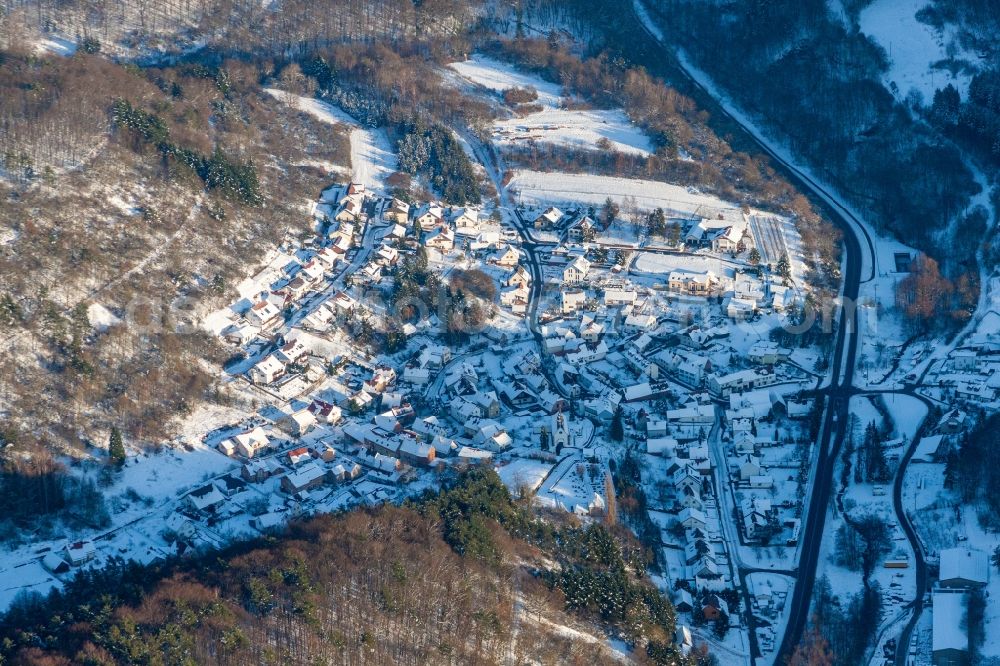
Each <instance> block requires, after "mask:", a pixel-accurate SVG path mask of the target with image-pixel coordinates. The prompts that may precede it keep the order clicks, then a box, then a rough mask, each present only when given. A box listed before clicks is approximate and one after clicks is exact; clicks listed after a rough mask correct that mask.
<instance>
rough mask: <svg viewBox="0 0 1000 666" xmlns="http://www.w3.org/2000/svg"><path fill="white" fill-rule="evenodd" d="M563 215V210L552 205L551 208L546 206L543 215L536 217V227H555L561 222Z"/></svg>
mask: <svg viewBox="0 0 1000 666" xmlns="http://www.w3.org/2000/svg"><path fill="white" fill-rule="evenodd" d="M562 217H563V212H562V211H561V210H559V209H558V208H556V207H555V206H552V207H551V208H546V209H545V210H544V211H543V212H542V214H541V215H539V216H538V217H536V218H535V222H534V224H535V228H536V229H548V228H551V227H554V226H555V225H556V224H558V223H559V220H561V219H562Z"/></svg>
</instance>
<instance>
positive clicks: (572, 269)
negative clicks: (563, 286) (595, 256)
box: [563, 256, 590, 284]
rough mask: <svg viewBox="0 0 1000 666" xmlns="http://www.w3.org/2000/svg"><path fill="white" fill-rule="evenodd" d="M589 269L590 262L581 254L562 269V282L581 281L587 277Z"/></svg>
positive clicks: (572, 282) (574, 282) (573, 282)
mask: <svg viewBox="0 0 1000 666" xmlns="http://www.w3.org/2000/svg"><path fill="white" fill-rule="evenodd" d="M589 271H590V262H589V261H587V258H586V257H583V256H580V257H577V258H576V259H574V260H573V261H572V262H570V264H569V265H568V266H566V268H564V269H563V282H566V283H568V284H577V283H578V282H583V281H584V280H586V279H587V273H588V272H589Z"/></svg>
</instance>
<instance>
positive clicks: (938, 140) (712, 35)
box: [648, 0, 996, 275]
mask: <svg viewBox="0 0 1000 666" xmlns="http://www.w3.org/2000/svg"><path fill="white" fill-rule="evenodd" d="M869 4H871V2H865V1H861V2H845V3H843V5H844V12H845V17H841V16H838V15H837V14H835V13H834V12H833V11H831V10H830V7H829V3H827V2H825V0H816V1H814V2H799V1H795V2H766V3H765V2H748V3H729V4H718V3H706V2H690V1H688V0H669V1H667V2H662V3H648V6H649V8H650V10H651V11H653V12H654V14H655V20H656V21H657V22H658V24H659V25H661V26H662V27H663V28H664V29H665V31H666V32H667V33H668V35H669V36H670V38H671V40H672V41H673V42H674V43H675V44H676V45H677V47H678V48H680V49H683V51H684V52H686V53H687V54H688V55H689V56H690V57H691V58H692V59H693V60H694V62H695V63H696V64H697V65H698V66H699V67H701V68H702V69H704V70H705V71H706V72H708V74H710V75H711V76H712V77H714V78H715V79H716V80H717V81H718V82H719V83H720V84H721V85H722V86H724V87H725V88H726V89H727V90H728V91H729V92H731V94H732V95H733V96H734V97H735V98H736V99H737V100H738V101H739V102H740V104H741V105H742V106H743V107H744V108H746V109H747V110H749V111H751V112H753V113H754V114H756V115H758V116H759V117H761V118H763V119H766V120H767V121H768V122H770V123H772V124H773V126H774V127H780V128H781V137H782V139H783V140H784V141H786V142H787V143H788V144H789V145H790V147H791V148H792V150H793V151H794V152H795V153H796V154H798V155H799V156H801V157H802V159H804V160H805V161H806V162H807V163H809V164H811V165H813V167H814V168H815V169H816V170H818V171H819V172H820V173H822V174H823V175H824V177H825V178H827V179H828V180H829V181H831V182H832V183H834V184H835V185H836V186H837V188H838V190H839V191H840V192H841V193H842V194H843V195H844V196H846V197H847V198H848V200H850V201H851V202H852V203H853V204H854V205H855V206H856V207H857V208H858V209H859V210H862V211H865V213H866V215H867V216H868V217H870V219H871V220H872V221H873V222H874V223H876V224H877V225H879V226H880V227H882V228H885V229H886V230H888V231H890V232H891V233H893V234H895V235H897V236H898V237H901V238H906V239H907V242H912V243H914V244H915V245H916V246H918V247H920V248H921V249H923V250H925V251H928V252H929V253H931V254H932V255H935V256H938V257H939V258H940V259H941V260H942V262H943V263H946V264H947V269H948V271H949V273H951V274H954V275H957V274H958V273H959V272H960V271H962V270H964V268H963V267H962V266H961V264H962V259H961V258H963V257H964V258H969V257H970V256H971V255H972V254H974V252H975V250H976V247H977V242H978V239H980V238H982V236H983V233H984V231H985V229H986V218H985V216H984V215H983V214H980V213H976V214H970V215H962V213H963V211H964V210H965V208H966V207H967V206H968V205H969V202H970V197H971V196H972V195H974V194H976V193H978V192H979V191H980V190H981V188H980V186H979V185H978V184H977V183H976V181H975V179H974V175H973V172H972V171H971V170H970V165H969V163H968V162H967V160H966V159H965V158H963V156H962V152H961V151H962V150H964V149H966V148H971V149H972V151H973V154H974V155H976V156H979V157H981V158H984V159H989V160H991V161H992V160H995V155H991V150H992V144H993V143H994V142H995V140H994V139H995V137H996V134H995V128H992V125H993V124H995V123H994V121H993V115H995V111H996V110H995V108H994V107H993V106H992V96H991V95H990V94H989V92H988V90H989V89H990V83H989V81H990V80H991V78H990V77H991V76H992V75H990V74H987V73H984V74H982V75H980V77H977V78H980V80H979V81H978V83H977V84H976V86H975V87H974V89H973V90H972V91H970V93H969V98H968V100H963V102H959V101H958V100H956V99H954V97H953V96H949V95H948V94H947V93H946V94H945V96H944V98H943V99H941V100H939V99H938V96H935V99H934V100H933V101H932V100H931V99H920V98H919V96H915V95H912V94H911V95H908V96H907V92H906V91H900V92H899V96H898V97H897V96H895V95H894V93H895V92H896V91H895V90H893V89H892V87H891V86H886V84H885V83H884V81H883V76H884V74H885V72H886V71H887V70H888V67H889V62H890V57H891V56H890V54H888V53H887V51H886V50H885V49H884V48H883V47H882V46H881V45H880V44H878V43H876V42H875V41H874V40H873V39H872V38H870V37H869V36H868V35H866V34H865V33H863V32H861V31H860V30H859V27H858V23H857V22H858V16H859V13H860V12H861V11H862V10H863V9H864V8H865V7H866V6H867V5H869ZM994 9H995V8H994ZM928 11H929V12H931V13H935V12H936V14H935V16H936V17H937V18H936V20H943V19H942V18H941V16H942V14H945V15H949V16H951V17H953V18H956V17H957V16H962V17H963V20H964V21H965V23H964V25H966V26H968V25H970V24H976V23H978V22H980V21H987V23H986V24H981V25H988V21H989V20H993V19H985V18H984V17H985V15H987V14H989V12H988V11H985V10H984V9H983V7H982V3H977V2H969V3H962V2H955V3H953V2H945V1H942V2H938V3H932V5H929V9H928ZM994 14H995V12H994ZM918 18H919V16H918ZM925 19H926V20H932V19H930V18H927V17H926V16H925ZM977 34H978V35H979V36H980V37H979V40H980V42H982V39H983V37H984V36H986V35H988V34H989V30H988V28H986V29H984V30H981V31H977ZM980 46H981V47H982V44H980ZM994 46H995V45H994ZM946 64H947V63H942V65H941V66H942V67H945V66H946ZM953 64H954V63H953ZM956 66H958V65H956ZM941 78H942V79H944V78H945V77H944V76H942V77H941ZM942 87H944V84H942ZM904 96H906V97H905V99H904ZM932 102H933V106H934V108H935V109H936V110H935V111H929V107H930V106H931V105H932ZM960 106H962V107H963V108H962V109H959V107H960ZM928 115H929V116H930V118H931V122H930V123H928V120H927V118H928ZM934 118H936V120H935V119H934ZM963 120H964V121H965V124H964V127H963V126H962V125H963ZM941 127H944V128H945V129H946V132H945V134H947V135H949V136H951V137H954V138H961V139H964V140H962V141H960V142H959V145H957V146H956V145H954V144H953V143H952V142H950V141H948V140H945V139H944V138H943V137H942V135H941V134H940V133H939V132H938V128H941ZM994 163H995V162H994ZM956 218H958V219H957V220H956ZM944 238H947V239H948V243H949V244H953V245H952V247H954V248H955V249H957V250H958V251H957V252H949V253H947V256H944V255H942V253H940V252H937V253H935V250H936V246H937V245H938V244H940V243H941V242H942V240H943V239H944Z"/></svg>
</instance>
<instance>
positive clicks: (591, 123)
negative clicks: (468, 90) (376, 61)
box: [449, 56, 653, 155]
mask: <svg viewBox="0 0 1000 666" xmlns="http://www.w3.org/2000/svg"><path fill="white" fill-rule="evenodd" d="M449 67H450V68H451V69H452V70H454V71H455V72H456V73H457V74H458V76H459V77H460V78H461V79H462V80H464V82H466V83H471V84H472V86H473V87H478V88H485V89H487V90H488V91H490V92H492V93H496V94H498V95H502V94H503V92H504V91H505V90H509V89H511V88H531V89H534V90H535V91H537V92H538V99H536V100H534V101H532V102H530V103H529V104H530V105H537V106H540V107H541V110H540V111H535V112H533V113H527V114H526V115H524V116H523V117H518V116H515V117H511V118H507V119H505V120H499V121H497V122H495V123H494V124H493V141H494V143H496V144H498V145H507V146H516V145H520V144H524V143H527V142H545V143H553V144H557V145H561V146H568V147H571V148H579V149H591V150H592V149H595V148H599V146H598V142H600V141H601V140H602V139H606V140H607V141H608V142H610V145H611V147H612V148H614V150H617V151H619V152H622V153H632V154H638V155H648V154H650V153H651V152H653V144H652V143H651V142H650V140H649V137H647V136H646V135H645V134H643V133H642V132H641V131H640V130H639V129H638V128H637V127H635V126H633V125H632V124H631V122H630V121H629V119H628V116H626V115H625V113H624V112H623V111H622V110H620V109H611V110H608V109H587V110H576V109H573V110H570V109H564V108H562V107H563V106H564V104H563V101H564V96H563V94H562V90H561V89H560V87H559V86H558V85H557V84H555V83H549V82H548V81H545V80H543V79H540V78H538V77H535V76H531V75H528V74H523V73H520V72H518V71H516V70H515V69H513V68H512V66H511V65H508V64H506V63H503V62H500V61H498V60H492V59H490V58H486V57H483V56H475V57H474V58H473V59H472V60H466V61H465V62H456V63H452V64H451V65H449Z"/></svg>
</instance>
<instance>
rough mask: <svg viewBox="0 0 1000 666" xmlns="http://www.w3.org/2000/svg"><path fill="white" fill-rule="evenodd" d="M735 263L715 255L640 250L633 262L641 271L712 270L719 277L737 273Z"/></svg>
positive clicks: (691, 271)
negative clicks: (660, 252)
mask: <svg viewBox="0 0 1000 666" xmlns="http://www.w3.org/2000/svg"><path fill="white" fill-rule="evenodd" d="M734 266H735V263H734V264H733V265H730V264H729V262H725V261H722V260H721V259H718V258H716V257H714V256H712V257H709V256H700V255H690V254H656V253H653V252H640V253H639V254H638V255H637V256H636V258H635V262H634V264H633V268H634V270H636V271H638V272H640V273H655V274H658V275H667V274H669V273H671V272H673V271H682V272H688V273H705V272H708V271H711V272H712V273H713V274H715V275H717V276H719V277H727V278H732V277H734V275H735V274H736V269H735V268H734Z"/></svg>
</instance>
